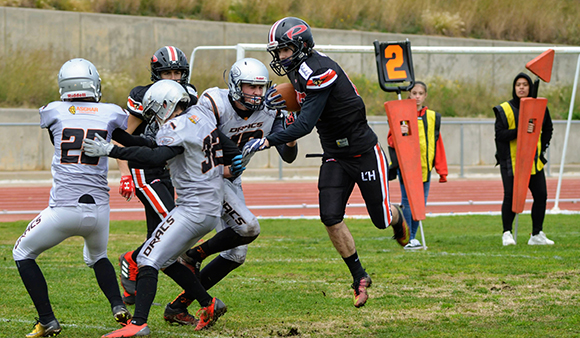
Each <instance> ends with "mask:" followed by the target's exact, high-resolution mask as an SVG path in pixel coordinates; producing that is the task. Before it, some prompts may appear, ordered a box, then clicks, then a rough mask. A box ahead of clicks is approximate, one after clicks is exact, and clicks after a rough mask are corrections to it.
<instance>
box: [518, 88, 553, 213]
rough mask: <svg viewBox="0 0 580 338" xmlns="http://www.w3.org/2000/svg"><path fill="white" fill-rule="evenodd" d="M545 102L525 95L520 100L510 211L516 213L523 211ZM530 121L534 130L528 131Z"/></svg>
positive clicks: (545, 100) (546, 101)
mask: <svg viewBox="0 0 580 338" xmlns="http://www.w3.org/2000/svg"><path fill="white" fill-rule="evenodd" d="M547 104H548V100H547V99H545V98H542V97H540V98H537V99H534V98H531V97H526V98H522V99H521V100H520V113H519V117H518V138H517V150H516V165H515V168H514V196H513V202H512V211H513V212H515V213H516V214H519V213H521V212H522V211H524V205H525V203H526V194H527V192H528V185H529V183H530V175H531V173H532V167H533V165H534V158H535V156H536V152H537V147H538V139H539V138H540V131H541V130H542V122H543V121H544V113H545V112H546V106H547ZM530 121H533V123H534V131H533V132H531V133H528V124H529V122H530Z"/></svg>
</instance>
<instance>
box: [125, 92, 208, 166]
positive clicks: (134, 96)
mask: <svg viewBox="0 0 580 338" xmlns="http://www.w3.org/2000/svg"><path fill="white" fill-rule="evenodd" d="M152 85H153V83H151V84H148V85H146V86H137V87H135V88H133V89H131V92H130V93H129V97H128V98H127V110H128V111H129V113H130V114H131V115H133V116H135V117H137V118H139V119H140V120H143V121H145V119H144V117H143V109H144V107H143V97H144V96H145V93H146V92H147V90H148V89H149V88H150V87H151V86H152ZM185 89H186V90H187V93H188V94H189V106H193V105H195V104H196V103H197V90H196V89H195V87H194V86H193V85H192V84H190V83H188V84H186V85H185ZM157 129H158V128H156V126H154V127H153V128H148V125H147V123H141V124H140V125H139V126H138V127H137V128H136V129H135V131H133V133H132V135H137V136H139V135H149V136H150V138H153V139H155V133H156V131H157ZM151 131H153V132H151ZM128 164H129V167H131V168H142V169H148V168H157V166H155V165H152V166H147V168H146V167H145V166H144V165H143V164H137V163H135V162H132V161H129V162H128Z"/></svg>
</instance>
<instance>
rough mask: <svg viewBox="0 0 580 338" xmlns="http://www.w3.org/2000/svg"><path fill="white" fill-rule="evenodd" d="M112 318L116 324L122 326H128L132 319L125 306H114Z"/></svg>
mask: <svg viewBox="0 0 580 338" xmlns="http://www.w3.org/2000/svg"><path fill="white" fill-rule="evenodd" d="M113 317H115V320H116V321H117V323H119V324H121V325H122V326H125V325H127V324H129V322H130V321H131V318H132V316H131V312H129V310H127V307H126V306H125V305H117V306H114V307H113Z"/></svg>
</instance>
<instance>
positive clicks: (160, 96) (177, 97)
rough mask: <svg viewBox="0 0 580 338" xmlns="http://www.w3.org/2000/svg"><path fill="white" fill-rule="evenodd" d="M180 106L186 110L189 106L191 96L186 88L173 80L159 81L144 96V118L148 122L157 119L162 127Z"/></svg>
mask: <svg viewBox="0 0 580 338" xmlns="http://www.w3.org/2000/svg"><path fill="white" fill-rule="evenodd" d="M179 104H183V107H182V108H183V109H184V110H185V108H187V105H188V104H189V94H187V91H186V90H185V88H183V86H182V85H180V84H179V83H178V82H176V81H173V80H160V81H157V82H155V83H154V84H152V85H151V87H149V89H147V92H145V95H144V96H143V117H144V118H145V119H146V120H147V121H148V122H150V121H151V120H152V119H153V118H154V117H155V120H156V121H157V123H158V124H159V125H160V126H162V125H163V124H164V123H165V121H167V119H169V117H170V116H171V114H173V112H174V111H175V108H176V107H177V105H179Z"/></svg>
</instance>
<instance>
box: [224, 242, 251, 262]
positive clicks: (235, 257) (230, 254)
mask: <svg viewBox="0 0 580 338" xmlns="http://www.w3.org/2000/svg"><path fill="white" fill-rule="evenodd" d="M247 254H248V245H247V244H246V245H240V246H237V247H235V248H233V249H230V250H226V251H223V252H222V253H220V256H222V257H223V258H225V259H227V260H230V261H232V262H236V263H238V264H244V262H245V261H246V255H247Z"/></svg>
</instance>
